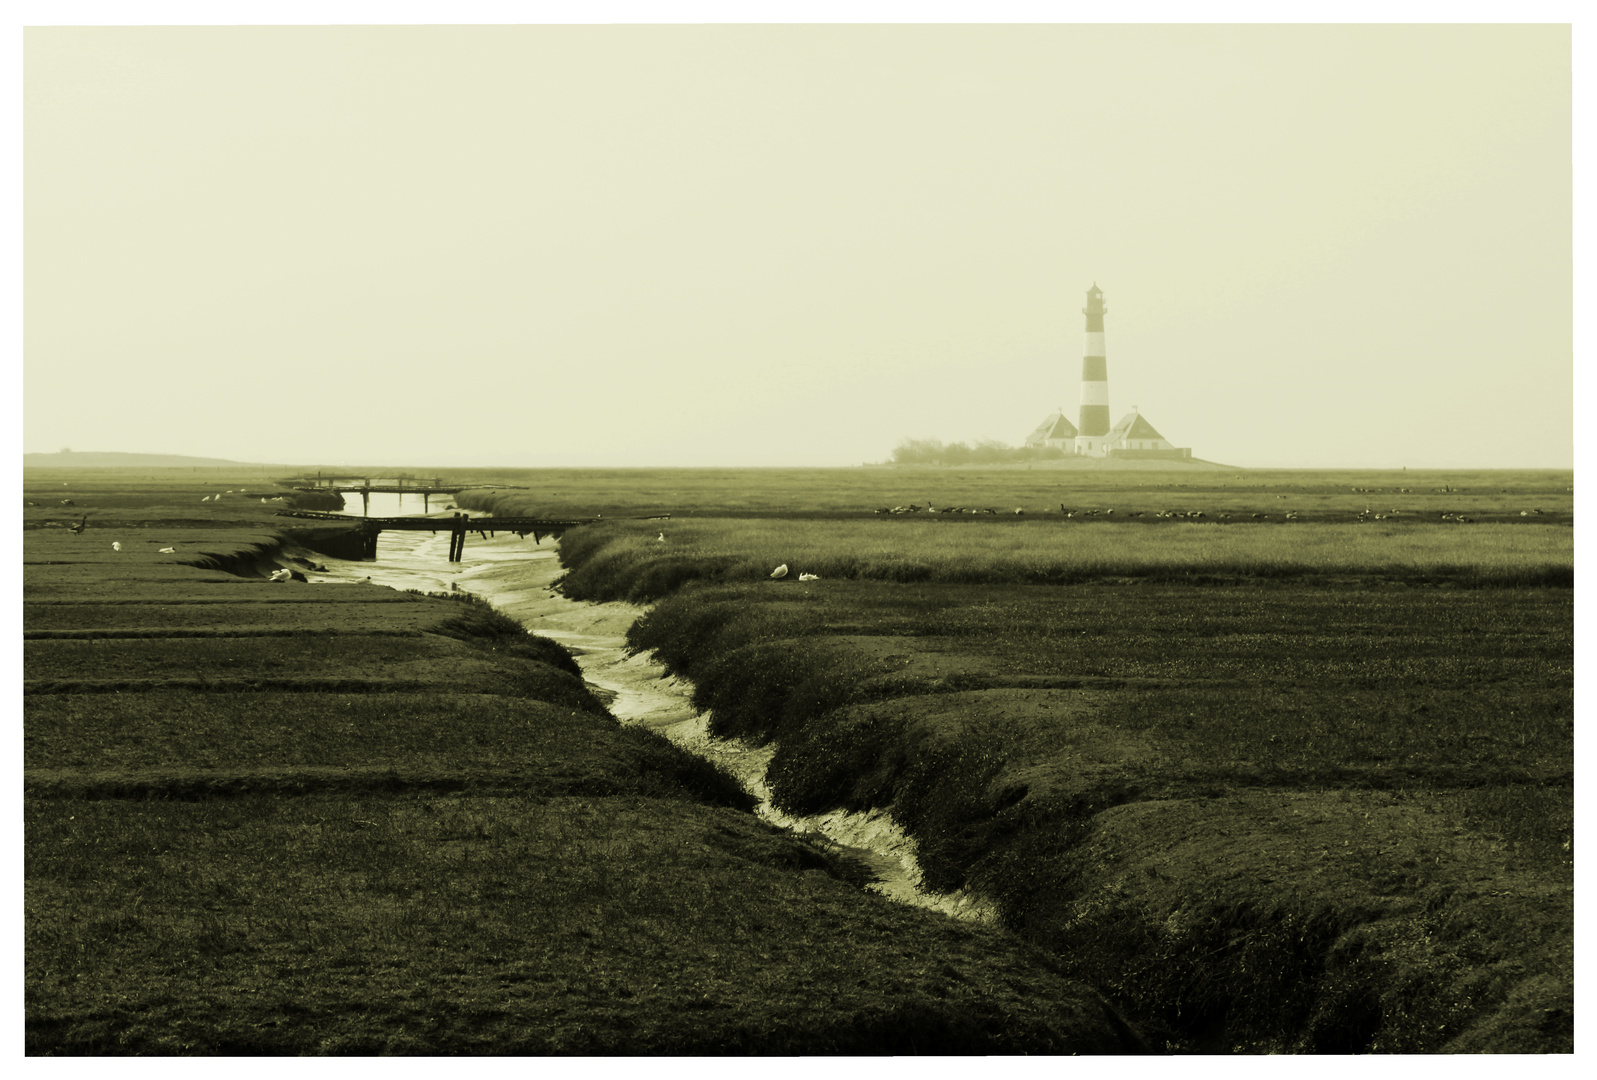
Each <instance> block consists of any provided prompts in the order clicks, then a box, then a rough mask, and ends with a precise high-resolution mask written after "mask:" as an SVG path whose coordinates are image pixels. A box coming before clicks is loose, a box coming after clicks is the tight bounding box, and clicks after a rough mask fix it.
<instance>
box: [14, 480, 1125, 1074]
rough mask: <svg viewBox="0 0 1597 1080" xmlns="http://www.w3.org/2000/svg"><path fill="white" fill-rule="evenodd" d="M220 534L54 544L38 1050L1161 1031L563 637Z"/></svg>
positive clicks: (34, 751)
mask: <svg viewBox="0 0 1597 1080" xmlns="http://www.w3.org/2000/svg"><path fill="white" fill-rule="evenodd" d="M197 494H198V491H197V490H196V491H191V492H188V493H187V494H185V495H184V499H183V502H184V504H187V503H190V502H197ZM151 498H152V499H157V500H159V499H161V498H166V496H151ZM257 505H258V504H257ZM141 512H142V513H147V515H149V516H150V517H152V518H160V517H162V515H170V516H171V517H172V518H173V519H174V520H176V519H178V518H180V517H181V516H182V515H185V514H186V515H188V516H190V517H191V518H192V517H193V516H194V514H195V512H194V511H189V510H185V509H181V508H179V507H178V506H175V505H151V506H148V507H146V508H145V509H144V511H141ZM211 512H212V513H224V512H225V511H211ZM132 516H133V517H136V516H137V515H132ZM93 520H95V519H92V518H91V521H93ZM101 520H104V519H103V518H102V519H101ZM194 524H195V526H196V527H195V529H194V530H193V534H190V533H187V532H185V531H184V530H182V529H173V528H168V527H165V526H163V527H162V535H161V536H160V537H159V538H158V539H157V538H155V537H151V540H150V542H149V543H135V541H134V540H133V539H132V537H137V536H138V535H139V534H138V533H137V532H133V531H130V530H132V529H133V528H134V526H131V525H129V524H128V523H127V522H126V521H124V522H123V523H122V525H121V527H120V529H119V530H118V533H119V535H121V537H122V539H121V540H120V541H118V542H120V543H122V544H123V550H122V551H120V552H112V551H111V549H110V541H111V540H112V539H113V538H114V537H113V536H112V535H108V534H107V532H105V531H100V532H96V531H95V529H94V527H93V526H91V528H90V529H89V530H87V531H86V532H85V535H83V536H74V535H73V534H71V533H69V532H67V531H66V530H65V529H64V528H46V527H39V528H35V529H32V530H29V531H28V532H27V533H25V536H24V567H23V586H24V626H25V633H26V634H28V635H29V637H28V639H27V640H26V641H25V646H24V648H25V657H24V659H25V667H24V676H25V685H26V689H27V691H28V692H27V693H26V694H25V697H24V775H23V781H24V818H25V833H24V841H25V855H26V876H25V883H24V905H25V927H24V933H25V943H26V946H25V947H26V953H25V961H26V966H25V982H24V997H25V1005H26V1025H27V1047H28V1051H29V1053H31V1054H87V1053H117V1054H127V1053H160V1054H176V1053H183V1054H217V1053H264V1054H282V1053H374V1052H390V1053H415V1054H423V1053H425V1054H444V1053H651V1054H657V1053H681V1054H712V1053H738V1052H743V1053H881V1052H915V1051H920V1052H939V1051H941V1052H957V1053H1022V1052H1033V1053H1040V1052H1047V1053H1070V1052H1089V1051H1108V1052H1124V1051H1125V1050H1128V1049H1135V1048H1137V1047H1138V1046H1139V1045H1140V1043H1139V1042H1138V1041H1137V1039H1136V1037H1135V1036H1134V1035H1133V1034H1131V1033H1130V1032H1129V1031H1128V1030H1126V1029H1125V1028H1124V1027H1123V1025H1121V1024H1120V1022H1119V1021H1118V1020H1117V1018H1116V1017H1115V1016H1114V1014H1112V1013H1111V1012H1109V1011H1108V1010H1106V1009H1105V1007H1104V1006H1103V1004H1102V1003H1101V1001H1100V1000H1099V999H1098V998H1097V997H1096V995H1095V994H1094V993H1093V992H1092V991H1091V990H1089V989H1087V988H1086V987H1085V986H1084V985H1083V984H1082V983H1080V982H1079V981H1076V980H1072V979H1069V978H1067V977H1065V976H1063V975H1062V974H1060V973H1059V971H1058V968H1057V965H1052V964H1049V963H1047V962H1045V961H1042V960H1040V959H1038V958H1037V957H1035V956H1034V955H1032V954H1031V953H1030V952H1029V951H1028V950H1026V949H1025V948H1024V947H1022V946H1021V945H1019V944H1018V943H1017V942H1015V941H1014V940H1013V939H1012V938H1011V937H1009V936H1008V935H1005V934H1003V933H1001V932H998V931H994V930H991V929H988V928H982V927H974V926H968V925H964V924H959V923H955V922H952V921H951V920H948V919H946V918H943V917H941V916H937V915H933V914H931V913H929V912H925V911H921V910H918V909H911V908H905V907H901V906H898V905H894V904H891V903H889V902H887V901H885V900H882V899H881V898H879V897H877V896H875V895H873V894H870V893H867V892H865V891H864V890H863V889H862V888H861V887H860V886H861V877H862V871H861V869H860V868H859V867H858V866H857V865H855V864H854V863H852V862H851V861H849V860H847V859H843V858H840V857H839V856H838V855H837V854H836V853H835V851H834V850H832V849H829V848H826V847H824V846H819V845H816V844H811V843H808V842H806V841H803V840H801V839H798V838H794V837H790V836H787V835H785V834H782V833H779V832H777V831H775V830H773V829H771V828H770V827H768V826H765V825H763V824H762V823H760V822H759V821H758V820H757V819H755V818H754V817H753V815H752V814H750V813H749V812H748V809H747V808H748V807H749V805H750V803H751V801H752V800H751V799H750V798H749V797H748V796H747V795H746V794H745V793H744V792H742V791H741V789H739V788H738V787H737V786H736V784H735V783H733V782H732V781H731V780H730V779H729V778H728V777H727V776H725V775H724V774H723V773H721V772H719V771H718V770H716V769H714V768H713V767H711V766H710V765H708V764H707V763H706V762H704V761H702V760H701V759H698V758H695V757H692V756H690V755H688V754H686V753H684V752H683V751H680V750H678V749H677V748H676V747H674V746H672V745H671V744H670V743H668V742H666V741H665V740H663V739H660V738H658V737H657V736H654V735H652V734H650V733H648V732H645V731H641V730H633V729H626V728H622V727H621V726H620V725H618V724H617V723H616V722H615V720H614V719H613V718H612V717H610V716H609V715H608V714H607V713H606V712H605V710H604V709H603V708H602V707H601V706H600V705H599V704H598V702H596V701H595V700H594V699H593V698H592V697H591V695H589V694H588V693H587V691H586V688H585V687H584V686H583V684H582V682H581V680H580V678H578V677H577V675H576V674H575V667H574V664H573V663H572V661H571V660H570V658H569V656H567V655H566V654H565V652H564V650H561V649H560V648H559V647H558V646H555V645H554V644H553V643H552V642H543V641H540V640H538V639H529V638H528V637H527V635H525V634H524V633H522V631H521V628H520V627H519V626H517V625H515V624H513V623H510V622H509V620H505V619H503V618H502V617H500V616H498V615H497V614H496V613H495V612H493V611H492V610H491V609H489V608H487V607H485V606H483V605H480V604H474V603H469V602H466V603H462V602H454V601H451V600H449V599H444V598H441V597H437V596H422V595H415V594H400V593H395V592H394V591H392V590H388V589H382V588H377V587H373V586H366V585H309V584H299V583H282V584H272V583H268V582H266V581H265V580H263V579H259V578H256V579H247V578H241V577H237V576H234V575H230V574H227V573H224V572H222V571H221V570H219V569H217V567H219V566H224V565H231V566H236V567H241V568H250V567H252V566H254V565H255V563H256V562H257V561H258V560H259V559H260V558H261V557H262V556H271V554H272V552H271V550H270V548H271V543H270V541H269V539H267V540H263V539H262V537H261V534H259V533H257V532H254V531H252V530H251V529H242V528H241V529H239V530H238V531H237V532H235V533H234V534H233V537H232V547H231V548H230V547H229V543H228V537H227V535H226V533H227V530H226V529H225V528H221V527H218V526H216V525H215V524H214V523H207V522H204V521H198V522H195V523H194ZM166 546H176V547H177V549H178V551H177V552H176V553H173V554H162V553H160V552H159V548H160V547H166ZM194 550H204V551H206V552H208V553H210V554H211V555H212V556H214V558H212V559H210V560H194V561H199V562H202V563H203V565H198V566H196V565H188V564H187V563H186V561H185V560H186V559H187V557H188V556H187V555H186V553H188V552H191V551H194Z"/></svg>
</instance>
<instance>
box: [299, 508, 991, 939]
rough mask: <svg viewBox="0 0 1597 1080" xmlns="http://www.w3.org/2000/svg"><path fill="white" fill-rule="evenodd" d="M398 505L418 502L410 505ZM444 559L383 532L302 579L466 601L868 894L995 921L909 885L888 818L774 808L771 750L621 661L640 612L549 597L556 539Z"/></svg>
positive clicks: (981, 908) (436, 546) (507, 541)
mask: <svg viewBox="0 0 1597 1080" xmlns="http://www.w3.org/2000/svg"><path fill="white" fill-rule="evenodd" d="M386 498H390V499H394V498H396V497H395V496H386ZM406 498H407V500H409V499H411V498H415V501H416V502H417V503H418V504H419V503H420V499H419V498H417V497H412V496H407V497H406ZM373 502H374V505H375V502H376V497H374V498H373ZM419 509H420V507H419V506H418V507H417V508H416V510H414V511H411V512H412V513H416V512H419ZM436 512H437V511H435V513H436ZM357 513H358V509H357ZM373 516H374V517H375V516H377V514H376V511H375V509H374V511H373ZM448 553H449V535H448V534H447V533H442V532H441V533H436V534H430V533H414V532H391V533H388V532H385V533H383V534H382V537H381V538H380V539H379V540H378V547H377V559H376V561H374V562H346V561H344V560H341V559H327V560H325V562H326V566H327V572H326V573H322V574H311V575H309V576H310V578H311V580H312V581H313V582H314V581H321V582H326V583H336V582H353V581H362V580H369V581H371V582H372V583H373V584H376V585H387V586H390V587H391V588H396V589H420V590H423V591H425V592H450V591H453V590H454V589H460V590H464V591H467V592H471V593H474V594H475V595H477V596H480V597H482V598H483V599H485V600H487V601H488V602H490V603H492V604H493V605H494V606H495V607H496V608H498V609H499V610H501V611H503V612H504V613H505V614H507V615H509V616H510V617H511V618H513V619H516V620H517V621H518V622H520V623H521V624H522V625H523V626H525V627H527V629H528V630H529V631H531V632H532V633H535V634H539V635H541V636H543V637H547V638H551V639H553V640H555V641H558V642H560V643H561V644H562V645H564V646H565V647H566V648H567V649H568V650H570V651H571V653H572V654H573V655H574V656H575V657H576V660H577V664H578V665H579V666H580V667H581V668H582V673H583V677H584V678H585V679H586V680H587V682H588V683H589V685H590V686H591V687H594V688H595V692H596V693H597V694H598V696H600V697H601V698H602V699H604V700H605V703H606V705H607V707H608V708H609V709H610V711H611V713H613V714H614V715H615V716H616V718H617V719H619V720H620V721H621V722H622V723H627V724H639V725H642V726H644V727H648V728H652V729H654V730H655V731H658V732H659V733H660V734H662V735H664V736H665V737H666V738H668V739H670V740H671V741H673V742H675V743H677V744H678V745H680V746H682V747H683V748H684V749H687V750H690V751H692V752H693V753H695V754H698V755H700V756H702V757H706V758H710V759H712V760H714V761H716V762H717V763H719V764H720V765H721V766H722V767H723V768H725V769H727V770H728V771H729V772H731V773H732V774H733V775H734V776H736V777H737V778H738V780H739V781H740V782H741V783H742V784H743V786H744V787H745V788H746V789H747V790H748V791H749V792H750V793H752V794H753V795H755V796H756V797H757V798H758V799H759V800H760V805H759V807H758V808H757V809H756V813H758V814H759V815H760V816H761V817H762V818H764V819H765V820H767V821H770V822H772V823H774V824H776V825H779V826H781V827H783V828H786V829H790V830H792V831H794V832H797V833H806V834H818V835H820V836H823V837H825V838H826V839H828V840H830V841H832V842H833V843H836V844H838V845H839V846H841V847H843V848H845V849H847V850H848V852H849V853H850V854H852V855H854V856H855V857H856V858H859V859H861V860H862V861H864V862H865V863H867V864H868V865H869V866H870V867H871V869H872V871H873V872H874V873H875V874H876V875H877V880H876V882H875V883H873V884H872V886H871V887H872V888H873V889H874V890H875V891H877V892H880V893H882V894H883V895H885V896H888V897H890V898H892V899H894V900H899V901H902V902H904V903H911V904H916V905H917V906H920V907H926V908H931V909H933V910H936V911H942V912H944V913H945V914H949V915H954V916H957V917H959V918H965V919H974V920H977V921H990V920H991V919H993V918H994V917H995V912H994V910H993V908H992V906H991V905H990V904H988V903H986V902H984V901H982V900H981V899H980V898H977V897H972V896H969V895H966V894H963V893H953V894H946V895H945V894H936V893H925V892H922V891H921V890H920V889H919V888H918V887H917V882H918V881H919V880H920V871H919V868H918V866H917V865H916V863H915V842H914V841H913V840H912V839H911V838H909V837H908V836H906V835H904V832H903V830H902V829H900V828H899V827H898V825H897V824H896V823H895V822H894V821H893V819H892V817H891V816H890V815H889V814H887V813H885V812H882V811H874V812H871V813H865V814H847V813H843V812H842V811H837V812H834V813H830V814H818V815H810V816H804V817H792V816H789V815H787V814H783V813H781V812H780V811H779V810H777V809H776V808H774V807H773V806H771V803H770V793H769V792H768V791H767V789H766V786H765V770H766V767H767V765H769V764H770V760H771V755H772V753H773V752H774V750H773V748H771V747H751V746H748V745H746V744H744V743H743V742H742V741H741V740H738V739H721V738H715V737H712V736H711V735H710V734H709V732H708V722H709V717H708V715H707V714H703V713H698V712H696V711H695V710H694V708H693V706H692V704H691V702H690V701H689V694H690V693H691V689H692V688H691V686H689V685H688V684H686V683H684V682H683V681H682V680H679V679H675V678H671V677H668V676H667V675H666V673H665V669H664V668H663V667H662V666H661V665H660V664H658V663H655V662H654V660H653V658H652V656H649V655H638V656H628V655H627V650H626V631H627V628H628V627H629V626H631V625H632V623H633V622H634V621H635V620H636V619H637V618H638V616H640V615H642V614H643V612H644V610H645V609H644V608H641V607H637V606H635V605H632V604H619V603H610V604H590V603H585V602H581V601H572V600H567V599H566V598H565V597H563V596H560V595H559V594H558V593H556V592H554V591H553V590H552V589H551V586H552V585H553V584H554V582H555V580H556V579H557V578H559V577H560V575H561V573H562V570H561V568H560V564H559V560H558V557H557V555H556V545H555V542H554V541H550V542H547V543H544V544H542V545H539V544H536V543H534V541H532V540H531V539H530V538H528V539H522V538H520V537H515V536H499V537H495V538H493V539H490V540H483V539H482V538H481V537H479V536H476V535H475V534H472V535H470V536H468V537H467V541H466V551H465V554H464V558H463V560H462V561H461V562H459V563H449V562H448V561H447V559H448Z"/></svg>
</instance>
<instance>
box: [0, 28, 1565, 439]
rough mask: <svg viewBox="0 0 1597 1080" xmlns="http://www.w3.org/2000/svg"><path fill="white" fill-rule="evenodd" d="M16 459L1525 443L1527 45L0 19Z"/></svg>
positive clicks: (1251, 32) (1528, 31)
mask: <svg viewBox="0 0 1597 1080" xmlns="http://www.w3.org/2000/svg"><path fill="white" fill-rule="evenodd" d="M23 43H24V69H23V75H24V80H23V87H24V113H23V118H24V119H23V123H24V128H23V139H24V144H23V145H24V156H23V181H24V215H23V226H24V244H25V247H24V286H25V292H24V301H23V315H24V335H23V336H24V369H23V389H24V449H25V450H28V451H50V450H56V449H58V448H60V447H62V446H71V447H73V448H74V449H77V450H122V451H140V452H169V453H182V454H197V455H207V456H218V457H229V458H235V459H240V460H252V461H273V462H291V461H292V462H300V461H304V462H310V461H316V462H326V463H335V462H349V463H372V464H376V463H383V464H429V463H437V464H451V463H465V462H475V463H480V464H505V465H805V464H809V465H852V464H859V463H861V462H865V461H880V460H883V459H885V458H887V457H888V456H889V455H890V453H891V452H892V449H893V447H894V446H895V445H896V444H897V443H898V442H899V441H901V440H902V439H905V438H938V439H942V440H944V441H949V442H951V441H955V440H965V441H973V440H976V439H982V438H991V439H998V440H1001V441H1003V442H1006V443H1010V444H1018V443H1019V442H1020V441H1021V440H1022V439H1023V438H1024V437H1025V435H1026V434H1027V433H1028V432H1029V431H1031V429H1032V428H1033V427H1035V426H1036V425H1037V423H1038V422H1039V421H1041V420H1042V418H1043V417H1044V416H1045V415H1046V414H1047V413H1049V412H1051V411H1052V410H1054V409H1055V408H1059V407H1063V408H1064V410H1065V411H1066V413H1067V414H1068V415H1070V416H1071V417H1072V418H1073V419H1074V417H1075V415H1076V409H1077V406H1078V404H1079V380H1080V374H1081V354H1082V341H1083V317H1082V315H1081V308H1082V306H1083V304H1084V302H1085V300H1084V294H1085V292H1086V290H1087V289H1088V288H1089V287H1090V286H1091V285H1093V284H1094V283H1095V282H1096V283H1097V285H1098V286H1099V287H1100V288H1102V289H1103V290H1104V294H1105V303H1106V304H1107V307H1108V315H1107V316H1106V318H1105V330H1106V334H1105V338H1106V344H1107V350H1106V351H1107V354H1108V364H1109V396H1110V412H1111V415H1112V416H1113V417H1114V418H1116V419H1118V418H1119V417H1120V416H1121V415H1123V414H1124V413H1126V412H1128V411H1129V410H1130V409H1131V407H1132V406H1133V405H1136V406H1139V407H1140V409H1141V412H1142V413H1143V415H1144V416H1145V417H1147V418H1148V420H1150V421H1151V422H1152V423H1153V424H1154V425H1155V426H1156V427H1157V428H1158V429H1159V430H1160V431H1161V432H1162V433H1163V434H1164V435H1165V436H1166V437H1167V438H1169V439H1170V440H1171V441H1172V442H1174V443H1176V444H1177V445H1178V446H1190V447H1192V449H1193V453H1194V454H1195V455H1197V456H1199V457H1203V458H1208V459H1211V460H1216V461H1222V462H1226V463H1230V464H1238V465H1252V466H1392V467H1396V466H1398V465H1408V466H1411V467H1423V466H1461V467H1462V466H1502V467H1537V466H1547V467H1565V468H1567V467H1570V466H1572V464H1573V460H1574V448H1573V427H1574V424H1573V414H1574V410H1573V396H1572V395H1573V381H1574V380H1573V346H1572V321H1573V307H1572V291H1573V278H1572V269H1571V261H1572V242H1571V228H1572V222H1571V190H1572V187H1571V85H1570V75H1571V70H1570V69H1571V60H1570V47H1571V36H1570V32H1569V29H1568V28H1567V27H1565V26H1556V25H1555V26H1503V25H1482V26H1351V25H1344V26H1323V25H1322V26H1274V27H1262V26H1091V25H1007V26H999V25H987V26H983V25H922V26H911V25H861V26H839V25H810V26H804V25H766V26H759V25H746V26H728V25H709V26H705V25H675V26H673V25H653V26H637V25H633V26H453V27H451V26H415V27H408V26H391V27H374V26H345V27H305V26H296V27H271V26H250V27H193V28H189V27H126V28H116V27H86V28H75V27H52V28H32V29H28V30H26V31H25V32H24V35H23Z"/></svg>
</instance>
